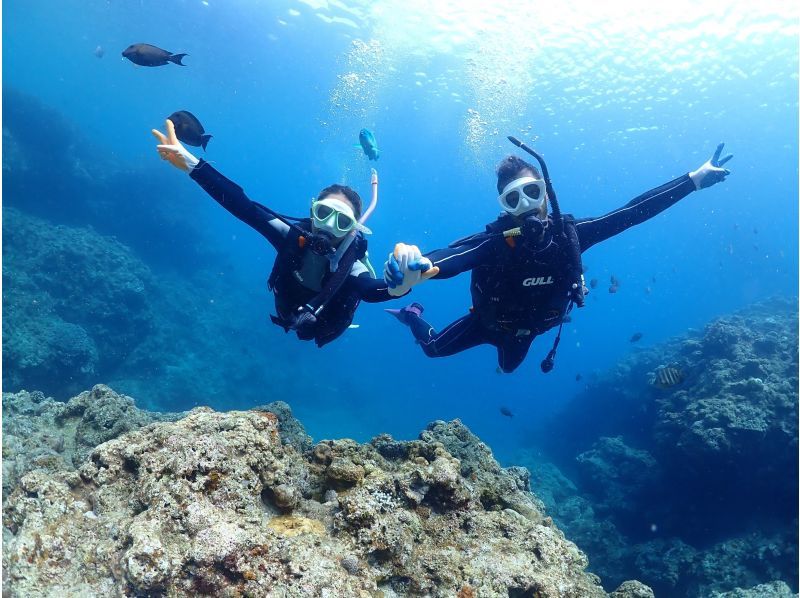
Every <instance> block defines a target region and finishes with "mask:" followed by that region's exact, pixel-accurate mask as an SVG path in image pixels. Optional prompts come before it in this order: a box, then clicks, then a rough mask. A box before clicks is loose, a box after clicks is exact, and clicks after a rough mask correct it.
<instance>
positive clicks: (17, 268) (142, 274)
mask: <svg viewBox="0 0 800 598" xmlns="http://www.w3.org/2000/svg"><path fill="white" fill-rule="evenodd" d="M3 233H4V234H3V257H4V259H3V304H4V305H3V307H4V308H5V309H4V318H3V361H4V368H3V369H4V375H5V377H6V380H5V383H6V385H7V386H10V387H11V388H19V387H20V386H22V385H23V384H24V385H26V386H28V387H29V388H39V389H41V390H42V391H44V392H45V393H55V392H59V393H61V392H67V393H72V392H77V390H79V389H80V388H82V387H85V385H86V383H87V381H89V380H93V379H95V378H94V377H95V376H96V375H98V374H102V373H108V372H110V371H113V370H114V369H115V368H116V367H118V366H119V365H120V364H121V363H122V361H123V360H124V359H125V357H126V356H127V355H128V354H129V353H130V352H132V351H134V350H135V349H136V347H137V346H138V345H139V343H141V341H142V339H144V338H146V337H147V334H148V332H149V331H150V330H151V328H152V323H153V320H154V314H153V307H152V297H153V295H154V288H155V281H154V278H153V275H152V273H151V272H150V269H149V268H147V266H145V265H144V264H143V263H142V262H141V261H140V260H138V259H137V258H136V257H135V256H134V255H133V253H132V252H131V250H130V249H129V248H127V247H125V246H124V245H122V244H121V243H119V242H118V241H116V240H115V239H112V238H108V237H103V236H101V235H99V234H97V233H96V232H94V231H93V230H91V229H75V228H70V227H66V226H52V225H48V224H46V223H44V222H43V221H41V220H39V219H37V218H32V217H28V216H26V215H25V214H24V213H22V212H20V211H18V210H14V209H11V208H6V209H5V210H4V211H3ZM67 273H68V274H67ZM65 386H66V388H65Z"/></svg>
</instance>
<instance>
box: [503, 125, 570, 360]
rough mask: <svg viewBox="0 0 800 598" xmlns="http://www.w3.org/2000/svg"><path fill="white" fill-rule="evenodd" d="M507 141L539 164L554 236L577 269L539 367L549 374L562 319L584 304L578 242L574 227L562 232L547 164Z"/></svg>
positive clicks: (518, 143) (520, 144)
mask: <svg viewBox="0 0 800 598" xmlns="http://www.w3.org/2000/svg"><path fill="white" fill-rule="evenodd" d="M508 140H509V141H510V142H511V143H513V144H514V145H516V146H517V147H518V148H519V149H521V150H522V151H524V152H527V153H528V154H530V155H531V156H533V157H534V158H536V161H537V162H538V163H539V166H541V167H542V176H543V177H544V185H545V189H546V190H547V196H548V197H549V198H550V201H551V202H552V204H553V228H554V229H555V234H556V236H558V237H563V238H564V239H565V240H567V241H569V242H568V243H567V248H568V249H567V251H568V254H569V257H570V263H571V264H574V265H576V266H577V267H573V268H572V270H575V271H572V272H570V275H571V278H572V279H573V281H575V282H573V283H572V285H571V289H570V291H569V299H570V301H569V304H568V305H567V309H566V310H565V312H564V313H563V314H562V316H561V322H560V323H559V326H558V333H557V334H556V339H555V341H554V342H553V348H552V349H550V352H549V353H548V354H547V357H545V358H544V360H542V363H541V364H540V367H541V369H542V372H544V373H545V374H546V373H548V372H550V371H551V370H552V369H553V366H554V365H555V359H556V350H557V349H558V343H559V342H561V331H562V329H563V328H564V319H565V318H566V316H567V314H569V312H570V311H571V310H572V306H573V305H577V306H578V307H583V306H584V302H585V290H584V289H585V287H584V283H583V272H582V269H583V268H582V265H581V251H580V242H579V240H578V237H577V232H576V230H575V227H574V226H570V227H568V228H567V230H566V231H565V230H564V218H563V217H562V216H561V208H560V207H559V205H558V198H557V197H556V191H555V189H553V182H552V181H551V180H550V173H549V171H548V170H547V164H545V162H544V158H542V156H540V155H539V154H538V153H537V152H536V151H535V150H533V149H531V148H529V147H528V146H527V145H525V144H524V143H523V142H522V141H520V140H519V139H517V138H516V137H514V136H513V135H509V136H508Z"/></svg>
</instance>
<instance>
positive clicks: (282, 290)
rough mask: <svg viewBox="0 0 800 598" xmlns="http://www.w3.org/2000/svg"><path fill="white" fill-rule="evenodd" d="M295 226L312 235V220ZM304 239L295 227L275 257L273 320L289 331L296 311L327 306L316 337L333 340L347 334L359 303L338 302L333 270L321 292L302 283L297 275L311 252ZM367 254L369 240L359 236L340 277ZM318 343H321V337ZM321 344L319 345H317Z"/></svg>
mask: <svg viewBox="0 0 800 598" xmlns="http://www.w3.org/2000/svg"><path fill="white" fill-rule="evenodd" d="M296 224H297V226H298V227H299V228H300V229H302V230H305V231H308V233H309V234H311V220H310V219H308V218H304V219H301V220H299V221H298V222H297V223H296ZM301 236H302V235H301V234H300V232H299V231H297V230H295V229H294V228H290V229H289V231H288V233H287V236H286V243H285V244H284V246H283V247H282V248H281V249H280V250H279V251H278V256H277V257H276V258H275V264H274V265H273V267H272V272H271V274H270V276H269V280H268V281H267V286H268V287H269V290H270V291H272V292H273V293H274V294H275V308H276V310H277V312H278V317H277V318H275V317H273V318H272V321H273V322H275V323H277V324H279V325H281V326H283V327H284V329H285V330H286V331H287V332H288V330H289V324H290V322H291V320H290V318H291V316H292V315H293V314H294V313H295V311H296V310H297V308H299V307H300V306H303V305H307V304H311V305H313V306H314V307H318V306H319V305H321V304H323V303H327V304H328V305H327V307H326V308H325V309H324V310H323V311H322V312H321V313H320V314H319V315H318V321H317V325H316V328H317V334H316V335H315V336H317V337H325V338H327V339H330V340H332V338H335V337H336V336H339V334H341V333H342V332H344V331H345V330H346V329H347V327H348V326H349V325H350V324H351V322H352V321H353V317H354V315H355V311H356V308H357V307H358V304H359V302H360V301H357V300H356V301H354V300H353V298H352V297H344V296H342V297H341V299H342V301H337V299H339V297H337V296H336V295H337V294H338V291H339V288H332V284H333V283H334V281H333V279H334V278H335V276H336V273H334V272H330V270H327V272H326V274H325V276H324V277H323V278H322V280H321V281H320V286H321V290H320V291H314V290H313V289H311V288H309V287H307V286H305V285H303V284H302V283H301V282H300V280H299V279H298V276H297V272H298V270H299V269H300V268H301V266H302V264H303V258H304V255H305V253H306V251H308V249H307V247H305V245H304V243H303V242H302V241H301ZM366 253H367V239H366V238H365V237H364V236H363V235H362V234H361V233H358V235H357V237H356V239H355V240H354V241H353V243H352V245H351V246H350V248H349V249H348V250H347V252H346V253H345V255H344V256H343V258H342V260H341V261H340V263H339V269H338V270H337V272H338V273H340V275H345V276H347V275H349V274H350V270H351V269H352V267H353V264H354V263H355V261H357V260H360V259H363V258H364V256H365V255H366ZM348 257H349V259H348ZM323 259H325V258H323ZM340 286H341V285H339V287H340ZM317 340H318V341H319V340H320V338H318V339H317ZM318 344H320V343H319V342H318ZM323 344H324V343H323ZM320 346H321V345H320Z"/></svg>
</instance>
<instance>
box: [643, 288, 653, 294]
mask: <svg viewBox="0 0 800 598" xmlns="http://www.w3.org/2000/svg"><path fill="white" fill-rule="evenodd" d="M644 292H645V293H647V294H648V295H649V294H650V293H652V292H653V289H651V288H650V287H645V288H644Z"/></svg>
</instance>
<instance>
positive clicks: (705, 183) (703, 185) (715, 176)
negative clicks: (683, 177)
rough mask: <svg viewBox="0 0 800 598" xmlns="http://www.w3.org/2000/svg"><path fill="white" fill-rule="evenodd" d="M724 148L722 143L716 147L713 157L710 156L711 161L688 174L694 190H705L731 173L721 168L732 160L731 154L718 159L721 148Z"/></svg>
mask: <svg viewBox="0 0 800 598" xmlns="http://www.w3.org/2000/svg"><path fill="white" fill-rule="evenodd" d="M723 147H725V144H724V143H720V144H719V145H718V146H717V151H715V152H714V155H713V156H711V159H710V160H709V161H708V162H706V163H705V164H703V165H702V166H701V167H700V168H698V169H697V170H695V171H693V172H690V173H689V178H690V179H692V182H694V188H695V189H697V190H700V189H707V188H708V187H711V186H712V185H716V184H717V183H719V182H720V181H724V180H725V177H727V176H728V175H729V174H730V173H731V171H730V170H728V169H727V168H722V166H724V165H725V163H726V162H727V161H728V160H730V159H731V158H733V154H728V155H727V156H725V157H724V158H722V159H720V157H719V156H720V154H721V153H722V148H723Z"/></svg>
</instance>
